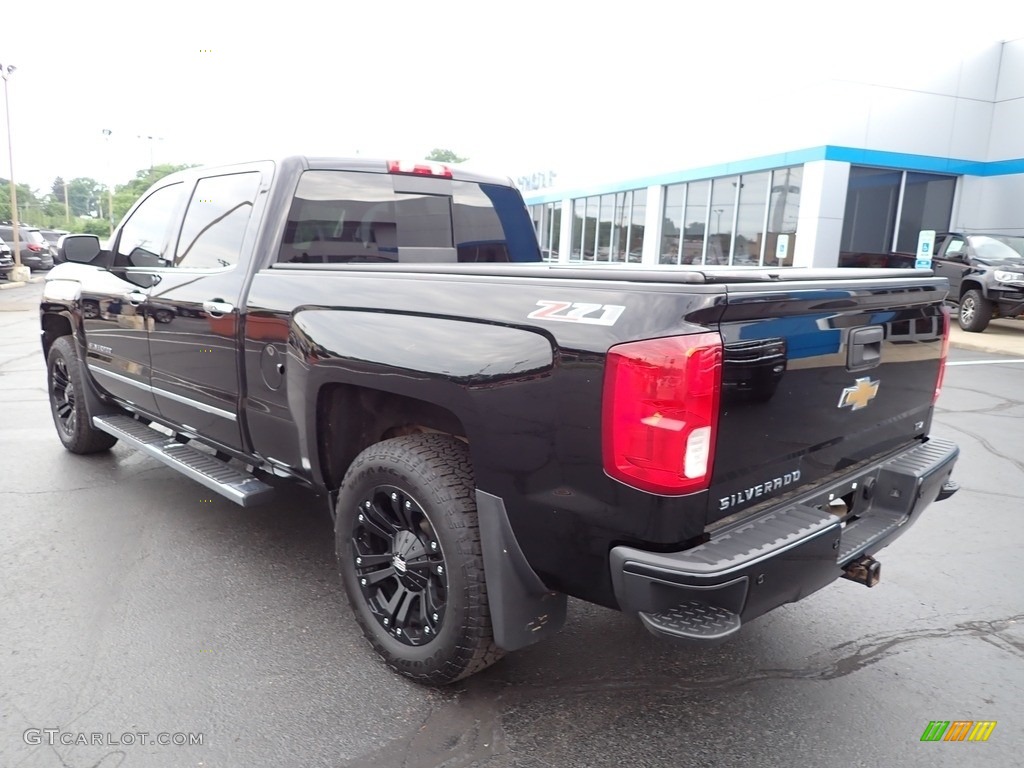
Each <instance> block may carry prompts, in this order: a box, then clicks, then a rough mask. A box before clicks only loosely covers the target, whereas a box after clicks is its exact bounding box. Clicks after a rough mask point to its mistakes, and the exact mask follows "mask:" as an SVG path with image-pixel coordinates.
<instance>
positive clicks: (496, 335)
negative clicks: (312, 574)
mask: <svg viewBox="0 0 1024 768" xmlns="http://www.w3.org/2000/svg"><path fill="white" fill-rule="evenodd" d="M552 364H553V353H552V346H551V342H550V341H549V339H548V338H547V337H546V336H544V335H542V334H540V333H536V332H533V331H528V330H523V329H520V328H512V327H508V326H502V325H495V324H489V323H477V322H467V321H464V320H453V319H448V318H440V317H426V316H422V315H401V314H382V313H377V312H365V311H344V310H319V309H310V310H303V311H300V312H298V313H297V314H296V315H295V316H294V319H293V323H292V332H291V338H290V340H289V361H288V366H287V378H288V387H287V390H288V393H289V394H288V406H289V409H290V411H291V413H292V415H293V417H294V419H295V423H296V424H297V425H300V428H301V429H302V431H303V433H304V434H301V435H300V441H301V444H302V445H303V446H304V448H305V451H304V452H305V455H306V456H308V457H310V462H311V464H312V466H311V468H310V469H311V471H312V475H313V477H314V478H315V479H316V481H317V482H324V479H325V477H326V474H327V473H326V472H325V471H324V469H325V468H324V467H322V466H321V465H320V463H321V462H320V456H319V451H318V449H317V446H318V431H319V429H320V426H321V425H319V424H318V423H317V421H318V418H317V417H318V414H317V403H318V399H319V394H320V392H321V390H322V389H323V388H324V387H325V386H328V385H331V384H344V385H350V386H353V387H359V388H362V389H366V390H372V391H379V392H387V393H391V394H395V395H400V396H402V397H406V398H411V399H414V400H419V401H423V402H424V403H426V404H429V405H431V406H436V407H438V408H441V409H444V410H446V411H448V412H450V413H452V414H453V415H454V416H455V417H456V418H457V419H458V421H459V422H461V424H462V426H463V428H464V429H465V432H466V437H467V438H468V440H469V445H470V453H471V456H472V458H473V461H474V467H476V466H477V463H478V462H477V459H478V457H480V458H482V457H483V456H484V455H485V454H486V453H489V452H490V451H491V449H493V448H494V446H496V445H500V444H501V443H502V441H503V432H505V431H508V430H513V429H515V427H514V425H511V424H509V423H507V422H505V421H503V420H501V419H500V418H497V417H500V414H495V413H489V411H491V410H492V405H493V401H494V400H495V398H493V396H492V393H493V392H494V390H495V389H496V388H499V387H510V386H513V385H515V384H517V383H521V382H524V381H527V380H530V379H532V378H535V377H537V376H542V375H546V374H548V373H550V370H551V367H552ZM511 396H512V393H508V392H506V393H505V397H511ZM484 422H486V428H482V425H483V424H484ZM481 482H482V478H481V477H480V475H479V473H478V475H477V484H478V485H481ZM324 485H325V486H326V485H328V484H327V483H324Z"/></svg>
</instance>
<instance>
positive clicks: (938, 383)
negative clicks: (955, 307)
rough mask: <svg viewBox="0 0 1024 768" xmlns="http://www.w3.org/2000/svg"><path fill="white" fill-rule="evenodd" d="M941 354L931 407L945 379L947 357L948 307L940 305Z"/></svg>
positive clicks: (937, 398)
mask: <svg viewBox="0 0 1024 768" xmlns="http://www.w3.org/2000/svg"><path fill="white" fill-rule="evenodd" d="M941 309H942V354H941V355H940V357H939V375H938V377H937V378H936V379H935V395H934V397H932V405H935V403H937V402H938V401H939V395H940V394H942V380H943V379H944V378H946V358H947V357H948V356H949V307H947V306H946V305H945V304H943V305H942V307H941Z"/></svg>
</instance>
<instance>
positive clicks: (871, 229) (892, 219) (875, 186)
mask: <svg viewBox="0 0 1024 768" xmlns="http://www.w3.org/2000/svg"><path fill="white" fill-rule="evenodd" d="M902 177H903V172H902V171H891V170H887V169H884V168H860V167H857V166H854V167H852V168H850V183H849V187H848V188H847V192H846V214H845V216H844V217H843V236H842V240H841V241H840V246H839V248H840V250H841V251H847V252H851V253H888V252H889V249H890V248H891V247H892V236H893V232H894V231H895V227H896V206H897V203H898V202H899V197H900V182H901V181H902ZM915 246H916V243H915Z"/></svg>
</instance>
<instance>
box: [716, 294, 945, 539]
mask: <svg viewBox="0 0 1024 768" xmlns="http://www.w3.org/2000/svg"><path fill="white" fill-rule="evenodd" d="M946 288H947V286H946V283H945V281H944V280H942V279H937V278H932V277H927V276H922V277H920V278H916V279H915V278H900V279H895V280H894V279H881V280H857V281H855V282H851V281H843V282H838V281H835V282H834V281H828V280H823V281H820V282H809V283H802V284H800V283H796V284H794V283H789V284H774V285H764V284H763V283H762V284H739V285H730V286H729V292H728V304H727V307H726V309H725V313H724V314H723V316H722V320H721V329H720V330H721V334H722V338H723V341H724V343H725V349H724V366H723V378H722V394H721V409H720V417H719V424H718V430H717V441H716V450H715V459H714V471H713V475H712V481H711V487H710V494H709V501H708V510H707V520H706V522H707V523H708V524H713V523H716V522H717V521H721V520H723V518H730V519H731V518H733V516H742V515H743V514H744V513H749V512H751V511H753V510H755V509H756V508H758V507H760V506H762V505H763V504H766V503H772V502H777V501H778V499H779V498H781V497H783V496H785V495H787V494H789V493H790V492H793V491H797V490H799V489H800V488H802V487H804V486H807V485H809V484H811V483H817V482H821V481H822V479H825V478H828V477H829V476H830V475H833V474H837V473H841V472H842V471H844V470H849V469H850V468H852V467H854V466H856V465H858V464H860V463H862V462H867V461H870V460H872V459H877V458H879V457H882V456H884V455H886V454H887V453H890V452H892V451H894V450H896V449H898V448H900V447H902V446H907V445H909V444H911V443H912V442H913V441H915V440H921V439H923V438H924V437H925V435H927V434H928V429H929V425H930V420H931V413H932V406H933V400H934V397H935V392H936V386H937V383H938V381H937V380H938V376H939V372H940V367H941V366H940V360H941V358H942V354H943V343H944V337H945V334H946V333H948V313H947V312H946V311H945V310H944V308H943V299H944V298H945V294H946Z"/></svg>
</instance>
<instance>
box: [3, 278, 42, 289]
mask: <svg viewBox="0 0 1024 768" xmlns="http://www.w3.org/2000/svg"><path fill="white" fill-rule="evenodd" d="M45 279H46V278H45V277H33V278H30V279H29V280H27V281H19V282H17V283H4V284H3V285H0V291H6V290H8V289H10V288H21V287H23V286H26V285H28V284H29V283H41V282H43V281H44V280H45Z"/></svg>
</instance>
